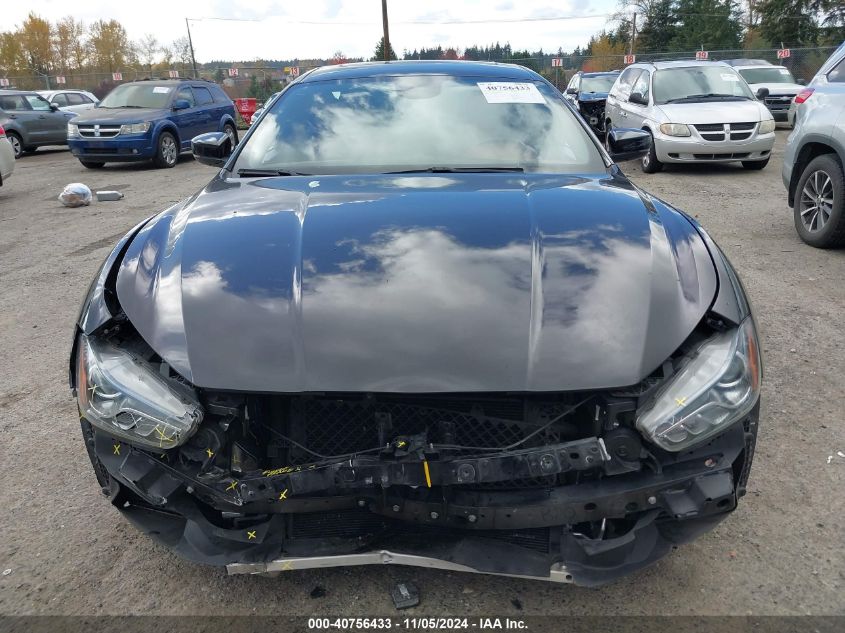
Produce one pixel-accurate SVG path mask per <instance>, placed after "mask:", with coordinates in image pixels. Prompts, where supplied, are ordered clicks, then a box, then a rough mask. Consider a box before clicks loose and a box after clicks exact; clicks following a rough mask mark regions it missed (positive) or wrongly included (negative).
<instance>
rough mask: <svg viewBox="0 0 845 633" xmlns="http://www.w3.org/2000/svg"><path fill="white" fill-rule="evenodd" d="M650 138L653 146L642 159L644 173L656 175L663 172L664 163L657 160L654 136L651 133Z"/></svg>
mask: <svg viewBox="0 0 845 633" xmlns="http://www.w3.org/2000/svg"><path fill="white" fill-rule="evenodd" d="M649 136H651V145H650V146H649V148H648V154H646V155H645V156H643V159H642V167H643V173H646V174H656V173H657V172H659V171H663V163H661V162H660V161H659V160H657V150H656V149H655V147H654V135H653V134H652V133H651V132H649Z"/></svg>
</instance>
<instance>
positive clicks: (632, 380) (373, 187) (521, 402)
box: [71, 62, 762, 585]
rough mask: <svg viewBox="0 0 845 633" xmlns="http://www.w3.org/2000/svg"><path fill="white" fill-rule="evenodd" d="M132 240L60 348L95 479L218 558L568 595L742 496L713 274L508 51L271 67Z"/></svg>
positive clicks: (735, 397) (740, 343)
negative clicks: (190, 176) (570, 585)
mask: <svg viewBox="0 0 845 633" xmlns="http://www.w3.org/2000/svg"><path fill="white" fill-rule="evenodd" d="M193 145H194V154H195V156H196V157H197V159H198V160H200V161H201V162H204V163H207V164H210V165H214V166H215V167H217V168H218V172H217V173H216V175H215V176H214V177H213V178H212V180H211V182H210V183H209V184H208V185H207V186H206V187H205V188H204V189H203V190H202V191H200V192H198V193H197V194H195V195H194V196H192V197H191V198H190V199H188V200H185V201H183V202H180V203H179V204H177V205H175V206H173V207H172V208H170V209H168V210H166V211H164V212H162V213H160V214H158V215H156V216H153V217H152V218H150V219H148V220H146V221H144V222H142V223H141V224H140V225H138V226H137V227H135V228H134V229H133V230H131V231H130V232H129V233H128V234H127V235H126V236H125V237H124V238H123V239H122V240H121V241H120V242H119V243H118V244H117V245H116V246H115V248H114V250H113V252H112V253H111V254H110V256H109V257H108V258H107V260H106V261H105V263H104V264H103V267H102V269H101V270H100V272H99V274H98V275H97V278H96V279H95V280H94V282H93V283H92V285H91V288H90V289H89V292H88V295H87V298H86V299H85V301H84V304H83V308H82V311H81V314H80V317H79V320H78V326H77V330H76V335H75V340H74V346H73V352H72V357H71V386H72V388H73V389H74V391H75V393H76V395H77V399H78V405H79V413H80V416H81V420H82V433H83V436H84V439H85V442H86V446H87V448H88V453H89V456H90V458H91V461H92V463H93V465H94V470H95V473H96V476H97V479H98V481H99V483H100V485H101V486H102V489H103V492H104V493H105V494H106V495H107V496H108V498H109V499H110V500H111V502H112V503H113V504H114V506H115V507H116V508H117V509H118V510H119V511H120V512H121V513H123V514H124V515H125V516H126V518H127V519H129V520H130V521H131V522H132V523H134V524H135V525H136V526H137V527H138V528H139V529H140V530H142V531H143V532H145V533H147V534H149V535H150V536H151V537H152V538H154V539H156V540H157V541H159V542H161V543H163V544H165V545H167V546H168V547H170V548H172V549H173V550H175V551H176V552H177V553H179V554H180V555H182V556H184V557H186V558H188V559H190V560H193V561H196V562H200V563H206V564H211V565H218V566H226V567H227V568H228V570H229V572H230V573H271V572H276V571H283V570H297V569H305V568H313V567H330V566H342V565H359V564H384V563H395V564H405V565H418V566H424V567H434V568H442V569H449V570H461V571H471V572H481V573H490V574H502V575H509V576H517V577H525V578H535V579H543V580H553V581H558V582H575V583H577V584H582V585H597V584H601V583H605V582H608V581H611V580H613V579H615V578H617V577H620V576H622V575H625V574H627V573H630V572H633V571H635V570H637V569H640V568H642V567H644V566H646V565H648V564H650V563H652V562H654V561H656V560H658V559H659V558H660V557H662V556H663V555H665V554H666V553H668V552H669V551H670V550H671V549H673V548H674V547H675V546H677V545H679V544H682V543H684V542H687V541H689V540H691V539H693V538H695V537H696V536H698V535H700V534H702V533H703V532H705V531H707V530H709V529H711V528H712V527H713V526H714V525H716V524H717V523H718V522H719V521H721V520H723V519H724V518H725V517H726V516H727V515H728V514H729V513H730V512H732V511H733V510H734V509H735V508H736V506H737V501H738V499H739V498H740V497H742V496H743V494H744V493H745V487H746V482H747V479H748V474H749V469H750V466H751V460H752V457H753V454H754V445H755V441H756V432H757V420H758V411H759V394H760V381H761V376H762V371H761V359H760V352H759V345H758V341H757V335H756V332H755V326H754V321H753V318H752V315H751V312H750V308H749V304H748V301H747V300H746V297H745V293H744V291H743V289H742V285H741V284H740V282H739V279H738V278H737V276H736V273H735V272H734V270H733V268H732V267H731V265H730V264H729V263H728V261H727V260H726V258H725V257H724V255H723V254H722V252H721V251H720V250H719V249H718V247H717V246H716V245H715V244H714V243H713V242H712V240H711V239H710V238H709V237H708V236H707V234H706V233H705V232H704V230H703V229H702V228H701V227H700V226H699V225H698V224H697V223H696V222H695V221H694V220H692V219H691V218H690V217H689V216H687V215H685V214H683V213H682V212H680V211H678V210H676V209H674V208H673V207H671V206H670V205H668V204H666V203H664V202H662V201H660V200H658V199H656V198H654V197H652V196H650V195H649V194H647V193H645V192H644V191H642V190H640V189H638V188H637V187H635V186H634V185H633V184H631V182H629V181H628V180H627V178H626V177H625V176H624V175H623V174H622V172H621V171H620V170H619V168H618V167H617V166H616V165H615V164H614V162H613V159H614V158H616V159H618V160H622V159H627V158H631V157H635V156H637V155H642V153H643V152H645V151H648V147H649V139H648V138H647V135H646V134H644V133H642V131H639V130H618V129H616V130H613V131H611V133H610V134H609V137H608V142H607V148H608V150H609V151H610V154H608V153H606V152H605V150H604V149H603V148H602V147H601V146H599V145H598V144H597V142H596V140H595V138H594V137H593V136H592V135H591V134H590V133H589V130H588V128H587V127H586V125H585V123H584V122H583V121H582V120H581V118H580V117H579V116H578V114H577V112H575V111H574V110H573V108H572V107H571V106H570V105H569V104H567V103H566V101H565V100H564V99H563V98H562V97H561V95H560V94H559V93H558V92H557V91H556V90H555V89H554V88H553V87H552V86H551V85H550V84H549V83H548V82H546V81H545V80H544V79H542V78H541V77H540V76H538V75H536V74H535V73H533V72H531V71H529V70H527V69H525V68H521V67H515V66H506V65H497V64H484V63H466V62H408V63H403V62H398V63H387V64H351V65H342V66H336V67H331V68H326V69H321V70H317V71H313V72H311V73H308V74H307V75H304V76H303V77H301V78H300V79H299V80H297V81H296V82H294V83H292V84H291V85H290V86H289V87H288V88H287V89H286V90H285V91H284V92H283V93H282V94H281V96H280V97H279V98H278V99H276V100H275V101H274V103H273V104H272V105H271V106H270V107H269V108H268V110H267V111H266V112H265V113H264V115H263V116H262V118H261V120H260V121H259V122H258V123H257V124H256V125H255V126H254V127H253V128H252V129H251V130H250V131H249V133H248V134H247V135H246V136H245V138H244V139H243V141H242V142H241V143H240V144H239V145H238V146H237V147H236V148H232V147H231V144H230V141H229V140H228V139H227V138H226V137H225V135H222V134H209V135H203V136H201V137H197V138H196V139H194V143H193Z"/></svg>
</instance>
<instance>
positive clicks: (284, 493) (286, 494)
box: [279, 488, 288, 501]
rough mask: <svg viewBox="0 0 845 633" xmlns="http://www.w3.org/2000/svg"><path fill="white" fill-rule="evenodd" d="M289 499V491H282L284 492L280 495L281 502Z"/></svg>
mask: <svg viewBox="0 0 845 633" xmlns="http://www.w3.org/2000/svg"><path fill="white" fill-rule="evenodd" d="M287 498H288V489H287V488H285V489H284V490H282V491H281V492H280V493H279V501H284V500H285V499H287Z"/></svg>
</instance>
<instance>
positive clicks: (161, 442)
mask: <svg viewBox="0 0 845 633" xmlns="http://www.w3.org/2000/svg"><path fill="white" fill-rule="evenodd" d="M154 430H155V432H156V433H158V447H159V448H162V447H163V446H164V443H165V442H172V441H173V438H174V437H175V433H174V434H173V435H170V436H168V435H167V434H166V433H165V432H164V431H162V430H161V428H160V426H159V425H158V424H156V428H155V429H154Z"/></svg>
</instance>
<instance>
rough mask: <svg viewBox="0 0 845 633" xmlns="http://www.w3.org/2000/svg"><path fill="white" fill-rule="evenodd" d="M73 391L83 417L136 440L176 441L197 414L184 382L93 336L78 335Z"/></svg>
mask: <svg viewBox="0 0 845 633" xmlns="http://www.w3.org/2000/svg"><path fill="white" fill-rule="evenodd" d="M76 391H77V402H78V404H79V413H80V414H81V415H82V416H83V417H84V418H85V419H86V420H88V422H90V423H91V424H93V425H94V426H95V427H97V428H99V429H102V430H103V431H105V432H106V433H108V434H110V435H113V436H115V437H118V438H121V439H124V440H126V441H127V442H130V443H133V444H138V445H141V446H147V447H154V448H165V449H166V448H173V447H174V446H179V445H180V444H182V443H183V442H185V440H187V439H188V438H189V437H190V436H191V435H193V433H194V431H196V429H197V426H198V425H199V423H200V422H201V421H202V417H203V410H202V406H201V405H200V403H199V402H198V400H197V398H196V394H195V393H194V391H193V390H192V389H191V388H190V387H188V386H187V385H182V384H180V383H176V382H175V381H173V380H168V379H166V378H164V377H163V376H162V375H161V374H159V373H158V372H157V371H156V370H155V368H154V367H153V366H151V365H150V364H149V363H147V362H146V361H145V360H144V359H143V358H141V357H139V356H137V355H136V354H133V353H131V352H129V351H126V350H123V349H121V348H119V347H115V346H114V345H112V344H111V343H109V342H108V341H105V340H103V339H102V338H99V337H96V336H86V335H84V334H81V335H80V336H79V341H78V349H77V369H76Z"/></svg>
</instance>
